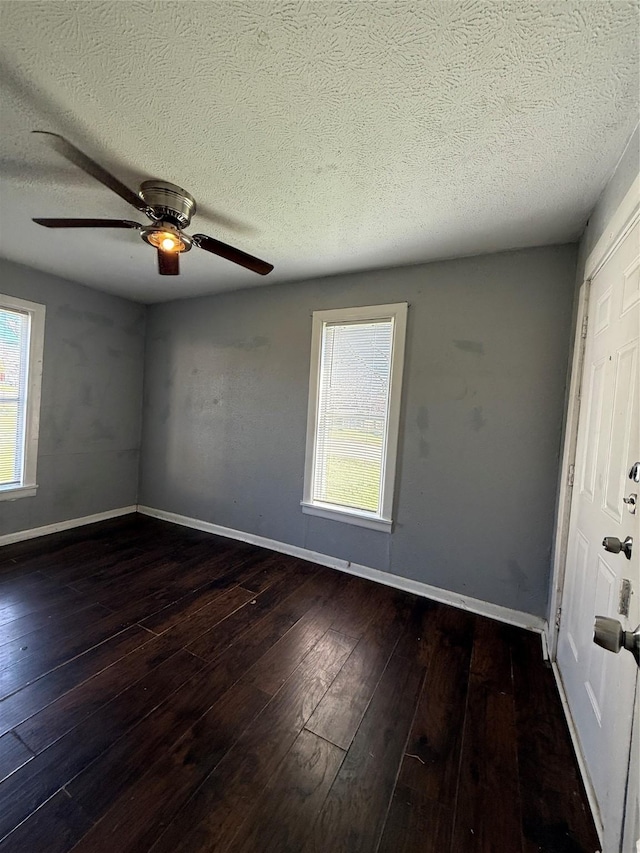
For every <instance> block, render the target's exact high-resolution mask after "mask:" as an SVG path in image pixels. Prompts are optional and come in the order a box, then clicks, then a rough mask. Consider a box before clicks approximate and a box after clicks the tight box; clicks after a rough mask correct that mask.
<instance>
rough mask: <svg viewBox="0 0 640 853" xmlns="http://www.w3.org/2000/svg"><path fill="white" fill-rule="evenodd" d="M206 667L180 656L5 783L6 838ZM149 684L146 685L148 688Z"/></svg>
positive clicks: (2, 822)
mask: <svg viewBox="0 0 640 853" xmlns="http://www.w3.org/2000/svg"><path fill="white" fill-rule="evenodd" d="M201 665H202V662H201V661H199V660H198V659H197V658H194V657H193V656H192V655H189V654H187V653H186V652H183V651H180V652H177V653H176V654H175V655H173V656H172V657H171V658H169V659H168V660H166V661H165V662H164V663H163V664H161V666H160V667H158V668H157V669H156V670H154V672H152V673H151V674H150V676H151V677H149V676H148V677H147V679H144V680H143V681H142V682H140V683H139V684H136V685H134V686H133V687H130V688H129V689H128V690H125V691H124V693H121V694H120V695H119V696H117V697H116V698H115V699H113V700H112V701H111V702H109V703H108V704H107V705H105V706H104V707H103V709H102V711H100V712H98V713H96V714H94V715H93V716H92V717H89V719H87V720H85V721H84V722H83V723H82V724H81V725H80V726H78V727H77V728H76V729H73V730H72V731H71V732H69V733H68V734H67V735H65V736H64V737H63V738H61V739H60V740H58V741H56V743H54V744H53V745H52V746H50V747H49V748H48V749H45V750H44V752H41V753H40V754H39V755H37V756H36V757H35V758H33V759H32V760H31V761H29V762H28V763H27V764H25V765H24V766H23V767H21V768H20V769H19V770H16V771H15V773H12V774H11V776H9V777H8V778H7V779H5V780H4V782H1V783H0V838H2V837H3V836H4V835H6V834H8V833H9V832H10V831H11V830H12V829H13V828H14V827H15V826H16V825H17V824H18V823H20V822H21V821H23V820H24V819H25V818H27V817H28V816H29V815H30V814H31V813H32V812H34V811H35V810H36V809H37V808H39V807H40V806H41V805H42V804H43V803H44V802H45V801H46V800H47V799H48V798H49V797H51V796H52V795H53V794H54V793H55V792H56V791H57V790H59V788H60V787H61V786H63V785H65V784H66V783H67V782H69V780H71V779H73V778H74V777H75V776H76V775H77V774H78V773H79V772H80V771H81V770H82V769H83V768H84V767H86V766H87V765H88V764H89V763H90V762H91V761H93V760H95V758H97V757H98V755H100V754H101V753H102V752H104V750H105V749H107V748H108V747H109V746H110V745H111V744H112V743H114V742H115V741H116V740H117V739H118V738H119V737H121V736H122V735H123V734H124V733H125V732H126V731H127V729H129V728H131V727H132V726H133V725H135V723H136V722H138V720H140V719H142V718H143V717H144V716H146V714H148V713H149V712H150V711H151V710H153V708H154V707H155V706H156V705H158V704H159V703H160V702H162V701H165V700H166V699H167V697H168V696H169V695H170V694H171V693H172V692H173V691H174V690H176V689H177V688H178V687H179V686H180V685H181V684H182V683H183V682H184V681H186V680H188V678H189V677H190V676H192V675H194V674H195V672H196V671H197V670H198V668H199V667H200V666H201ZM145 681H146V683H145Z"/></svg>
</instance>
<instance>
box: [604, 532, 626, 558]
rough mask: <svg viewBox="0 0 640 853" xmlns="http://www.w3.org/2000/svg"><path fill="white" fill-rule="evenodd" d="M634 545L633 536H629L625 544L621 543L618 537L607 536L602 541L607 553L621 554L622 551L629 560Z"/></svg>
mask: <svg viewBox="0 0 640 853" xmlns="http://www.w3.org/2000/svg"><path fill="white" fill-rule="evenodd" d="M632 545H633V539H632V538H631V536H627V538H626V539H625V540H624V542H621V541H620V540H619V539H618V537H617V536H605V537H604V539H603V540H602V547H603V548H604V550H605V551H609V553H610V554H619V553H620V552H621V551H622V553H623V554H624V555H625V557H626V558H627V560H630V559H631V546H632Z"/></svg>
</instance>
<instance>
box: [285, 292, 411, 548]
mask: <svg viewBox="0 0 640 853" xmlns="http://www.w3.org/2000/svg"><path fill="white" fill-rule="evenodd" d="M408 307H409V304H408V303H407V302H393V303H389V304H386V305H365V306H361V307H357V308H335V309H330V310H325V311H314V312H313V320H312V328H311V365H310V371H309V402H308V408H307V443H306V450H305V465H304V491H303V498H302V500H301V501H300V504H301V506H302V512H303V513H306V514H308V515H316V516H319V517H321V518H328V519H331V520H333V521H342V522H346V523H348V524H355V525H357V526H359V527H368V528H370V529H372V530H380V531H384V532H386V533H391V531H392V528H393V501H394V491H395V479H396V463H397V456H398V438H399V434H400V407H401V404H402V377H403V371H404V353H405V341H406V331H407V313H408ZM372 320H392V321H393V335H392V345H391V369H390V372H389V377H390V379H389V409H388V419H387V435H386V445H385V449H384V455H383V459H382V488H381V498H382V500H381V506H380V510H379V512H377V513H376V512H369V511H367V510H361V509H356V508H354V507H346V506H340V505H339V504H332V503H325V502H323V501H317V500H314V498H313V481H314V473H315V460H316V442H317V426H318V403H319V396H320V367H321V354H322V339H323V331H324V327H325V324H327V323H342V322H344V323H356V322H363V323H366V322H370V321H372Z"/></svg>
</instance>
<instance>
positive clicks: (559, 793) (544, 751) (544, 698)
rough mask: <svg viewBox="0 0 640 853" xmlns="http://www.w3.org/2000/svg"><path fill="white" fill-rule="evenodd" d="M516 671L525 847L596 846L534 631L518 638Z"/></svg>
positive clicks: (565, 849) (569, 851) (528, 851)
mask: <svg viewBox="0 0 640 853" xmlns="http://www.w3.org/2000/svg"><path fill="white" fill-rule="evenodd" d="M513 671H514V690H515V702H516V727H517V738H518V770H519V776H520V789H521V798H522V814H523V835H524V850H525V853H538V851H539V850H541V849H542V850H546V849H550V850H558V851H562V853H574V851H583V850H584V851H592V850H596V849H598V846H599V842H598V836H597V832H596V829H595V826H594V825H593V819H592V817H591V814H590V812H589V809H588V806H587V799H586V793H585V792H584V788H583V784H582V780H581V778H580V774H579V772H578V769H577V763H576V760H575V757H574V754H573V749H572V746H571V739H570V735H569V732H568V728H567V724H566V721H565V719H564V716H563V714H562V710H561V704H560V697H559V695H558V691H557V687H556V685H555V681H554V678H553V674H552V672H551V670H550V669H548V668H546V667H544V666H543V662H542V653H541V649H540V640H539V638H538V637H537V636H536V635H535V634H525V633H524V632H521V633H519V634H518V635H517V636H516V637H515V638H514V640H513Z"/></svg>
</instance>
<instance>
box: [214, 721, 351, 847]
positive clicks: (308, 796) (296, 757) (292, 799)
mask: <svg viewBox="0 0 640 853" xmlns="http://www.w3.org/2000/svg"><path fill="white" fill-rule="evenodd" d="M344 755H345V753H344V751H343V750H342V749H340V748H339V747H337V746H334V745H333V744H331V743H328V742H327V741H326V740H323V739H322V738H320V737H317V736H316V735H314V734H313V733H312V732H309V731H307V730H306V729H303V730H302V731H301V732H300V734H299V735H298V737H297V739H296V741H295V743H294V744H293V746H292V747H291V749H290V750H289V752H288V753H287V755H286V757H285V758H284V760H283V762H282V764H281V765H280V766H279V768H278V770H277V772H276V774H275V776H274V778H273V779H272V780H271V781H270V782H269V784H268V785H267V787H266V788H265V790H264V792H263V794H262V796H261V797H259V798H258V800H257V801H256V802H255V804H249V805H248V808H247V815H246V818H245V820H244V822H243V823H242V825H241V826H240V829H239V831H238V832H237V834H236V836H235V837H234V839H233V841H232V842H231V844H230V845H229V846H228V847H226V848H225V849H226V850H227V853H294V851H299V850H301V849H302V846H303V844H304V842H305V840H306V838H307V835H308V834H309V832H310V829H311V827H312V826H313V823H314V821H315V819H316V816H317V814H318V812H319V811H320V808H321V807H322V804H323V803H324V801H325V798H326V796H327V794H328V792H329V789H330V788H331V785H332V784H333V781H334V779H335V777H336V774H337V773H338V770H339V769H340V765H341V764H342V761H343V759H344Z"/></svg>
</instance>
